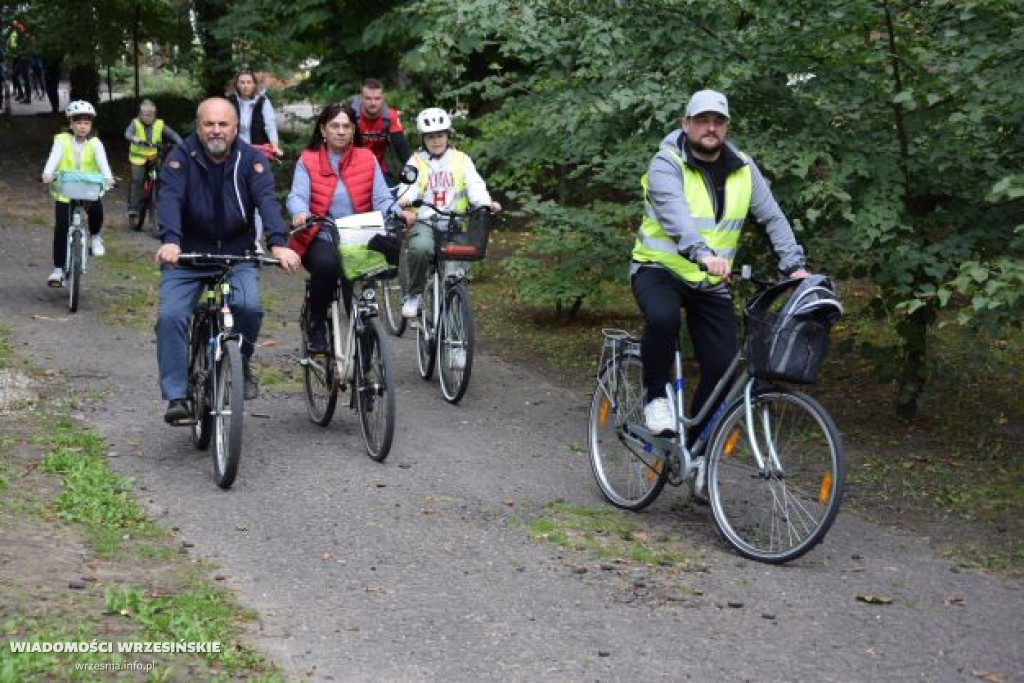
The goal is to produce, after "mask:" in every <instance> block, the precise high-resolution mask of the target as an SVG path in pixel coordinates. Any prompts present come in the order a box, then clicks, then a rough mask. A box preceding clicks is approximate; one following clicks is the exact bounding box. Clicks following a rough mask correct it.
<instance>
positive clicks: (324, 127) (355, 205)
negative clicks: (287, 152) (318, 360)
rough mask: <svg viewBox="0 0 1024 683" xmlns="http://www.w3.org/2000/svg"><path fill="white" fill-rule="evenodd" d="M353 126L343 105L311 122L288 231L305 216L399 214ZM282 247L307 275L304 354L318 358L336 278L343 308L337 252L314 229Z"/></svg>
mask: <svg viewBox="0 0 1024 683" xmlns="http://www.w3.org/2000/svg"><path fill="white" fill-rule="evenodd" d="M355 120H356V113H355V111H354V110H353V109H352V106H351V105H350V104H348V103H347V102H342V103H337V104H331V105H328V106H326V107H324V109H323V111H321V112H320V116H318V117H317V120H316V125H315V126H314V127H313V135H312V137H311V138H310V140H309V144H308V145H306V148H305V149H304V150H302V154H301V155H300V157H299V161H298V163H297V164H296V165H295V175H294V176H293V177H292V189H291V192H290V193H289V194H288V212H289V213H290V214H291V216H292V225H293V226H295V227H300V226H302V225H303V224H305V222H306V218H307V217H308V216H310V215H311V214H312V215H315V216H329V217H331V218H343V217H345V216H350V215H352V214H356V213H365V212H367V211H381V212H382V213H384V214H388V213H395V214H400V215H401V214H402V213H403V212H402V211H401V209H399V207H398V205H397V204H396V203H395V202H394V198H393V197H392V196H391V192H390V191H389V190H388V186H387V183H386V182H385V181H384V176H383V174H382V173H381V171H380V166H378V165H377V159H376V158H375V157H374V156H373V152H371V151H370V150H369V149H366V148H363V147H355V146H353V145H352V140H353V138H354V137H355ZM409 220H415V215H413V214H408V215H406V221H407V222H408V221H409ZM288 246H289V247H290V248H291V249H293V250H294V251H295V252H296V253H298V255H299V256H300V257H301V258H302V265H303V266H305V267H306V270H308V271H309V309H310V329H308V330H306V338H307V340H308V344H309V349H308V350H309V351H310V352H314V353H324V352H326V351H328V350H329V349H328V348H327V335H326V329H325V326H326V322H327V309H328V307H329V306H330V305H331V299H332V298H333V296H334V290H335V286H336V285H337V282H338V278H341V283H342V293H343V296H344V297H345V302H346V304H347V302H348V300H349V299H350V297H351V293H352V283H351V282H349V281H348V280H346V279H345V278H344V277H343V276H342V272H341V262H340V261H339V259H338V249H337V247H336V246H335V244H334V243H333V240H332V239H331V235H330V232H329V231H326V230H320V227H319V226H314V227H313V228H311V229H309V230H303V231H302V232H298V233H295V234H293V235H292V237H291V240H290V241H289V242H288Z"/></svg>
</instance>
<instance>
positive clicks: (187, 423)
mask: <svg viewBox="0 0 1024 683" xmlns="http://www.w3.org/2000/svg"><path fill="white" fill-rule="evenodd" d="M198 422H199V420H197V419H196V418H194V417H184V418H182V419H180V420H174V421H173V422H170V423H169V424H170V425H171V426H172V427H191V426H192V425H194V424H197V423H198Z"/></svg>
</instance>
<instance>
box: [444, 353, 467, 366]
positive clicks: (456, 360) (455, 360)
mask: <svg viewBox="0 0 1024 683" xmlns="http://www.w3.org/2000/svg"><path fill="white" fill-rule="evenodd" d="M448 358H450V359H451V364H452V370H465V369H466V349H452V350H451V353H450V354H448Z"/></svg>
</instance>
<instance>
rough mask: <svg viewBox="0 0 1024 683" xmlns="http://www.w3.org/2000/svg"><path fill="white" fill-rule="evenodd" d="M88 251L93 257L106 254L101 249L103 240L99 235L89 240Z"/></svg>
mask: <svg viewBox="0 0 1024 683" xmlns="http://www.w3.org/2000/svg"><path fill="white" fill-rule="evenodd" d="M89 249H90V250H92V255H93V256H103V255H104V254H106V253H107V250H106V249H105V248H104V247H103V238H102V237H100V236H99V235H93V236H92V237H90V238H89Z"/></svg>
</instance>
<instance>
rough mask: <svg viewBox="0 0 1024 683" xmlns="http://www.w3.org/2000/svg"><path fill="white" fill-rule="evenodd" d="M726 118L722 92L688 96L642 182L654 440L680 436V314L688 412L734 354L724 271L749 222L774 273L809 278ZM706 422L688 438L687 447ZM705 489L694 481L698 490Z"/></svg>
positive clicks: (641, 266) (641, 240)
mask: <svg viewBox="0 0 1024 683" xmlns="http://www.w3.org/2000/svg"><path fill="white" fill-rule="evenodd" d="M730 121H731V118H730V113H729V101H728V100H727V99H726V97H725V95H723V94H722V93H720V92H716V91H714V90H698V91H697V92H695V93H693V96H692V97H690V101H689V103H688V104H687V106H686V116H685V117H684V118H683V119H682V126H681V130H676V131H673V132H672V133H669V134H668V135H667V136H666V137H665V138H664V139H663V140H662V141H661V145H660V147H659V149H658V152H657V154H655V155H654V158H653V159H652V160H651V163H650V166H649V167H648V169H647V173H646V174H645V175H644V177H643V178H642V179H641V185H642V187H643V189H644V217H643V221H642V222H641V224H640V230H639V233H638V234H637V239H636V243H635V245H634V247H633V255H632V263H631V264H630V265H631V267H630V285H631V287H632V290H633V296H634V298H636V301H637V304H638V305H639V307H640V310H641V312H642V313H643V316H644V332H643V340H642V342H641V344H640V355H641V360H642V361H643V374H644V377H643V381H644V388H645V389H646V392H647V401H648V403H647V405H646V407H645V408H644V418H645V422H646V425H647V428H648V429H649V430H650V431H651V432H652V433H654V434H661V435H670V434H674V433H675V431H676V424H675V420H674V419H673V416H672V410H671V408H670V406H669V404H668V400H667V399H666V397H665V384H666V383H667V382H668V381H669V379H670V376H671V366H672V359H673V356H674V354H675V348H676V340H677V339H678V337H679V326H680V324H681V314H680V309H681V308H683V307H685V308H686V320H687V328H688V331H689V334H690V340H691V341H692V342H693V349H694V353H695V355H696V357H697V361H698V363H699V364H700V382H699V384H698V386H697V390H696V391H695V392H694V395H693V403H692V407H691V410H692V413H691V414H693V415H696V414H697V412H698V411H699V410H700V408H701V406H703V405H704V402H705V401H706V400H707V397H708V396H709V395H710V393H711V391H712V389H714V387H715V385H716V384H717V383H718V380H719V379H720V378H721V377H722V375H723V374H725V371H726V370H727V369H728V367H729V363H730V362H731V361H732V359H733V357H734V356H735V355H736V318H735V315H734V314H733V306H732V294H731V292H730V291H729V286H728V275H729V272H730V270H731V268H732V260H733V257H734V256H735V253H736V248H737V245H738V244H739V238H740V231H741V230H742V228H743V226H744V224H745V223H746V221H747V218H748V216H750V217H753V218H754V220H755V221H756V222H757V224H758V225H760V226H762V227H763V228H764V230H765V232H766V233H767V235H768V238H769V239H770V240H771V243H772V247H773V249H774V251H775V255H776V256H777V258H778V261H779V270H780V271H782V272H783V273H784V274H786V275H788V276H790V277H793V278H800V277H807V275H808V274H809V273H808V272H807V271H806V270H805V269H804V251H803V248H801V246H800V245H799V244H797V242H796V239H795V238H794V236H793V229H792V228H791V227H790V225H789V221H788V220H786V217H785V216H784V215H783V213H782V211H781V209H779V205H778V203H776V201H775V198H774V197H773V196H772V193H771V190H770V189H769V188H768V183H767V182H766V181H765V179H764V177H763V176H762V175H761V172H760V171H759V170H758V168H757V166H756V165H755V164H754V161H753V159H751V158H750V157H748V156H747V155H746V154H743V153H742V152H740V151H739V150H737V149H736V148H735V147H733V146H732V144H730V143H727V142H726V135H727V133H728V132H729V123H730ZM705 422H707V421H705ZM704 426H705V425H704V424H700V425H697V427H696V428H695V429H693V430H692V431H691V432H690V434H691V442H692V441H693V440H694V439H695V438H696V437H697V436H698V435H699V434H700V433H701V431H702V430H703V429H704ZM700 471H701V472H702V471H703V470H700ZM698 476H699V475H698ZM701 486H702V482H698V486H697V487H696V488H697V489H700V487H701Z"/></svg>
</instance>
